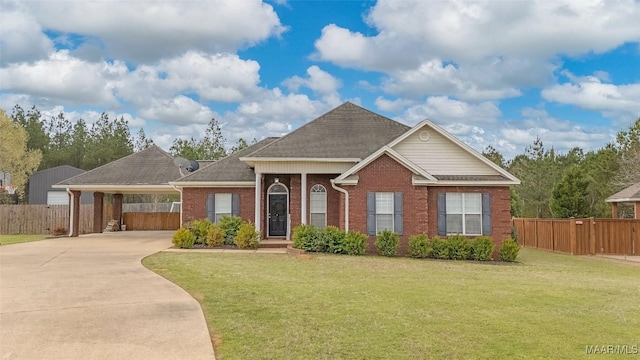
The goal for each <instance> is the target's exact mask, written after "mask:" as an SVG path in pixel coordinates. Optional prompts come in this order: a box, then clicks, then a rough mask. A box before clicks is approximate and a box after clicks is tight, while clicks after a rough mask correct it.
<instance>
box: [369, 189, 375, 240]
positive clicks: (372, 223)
mask: <svg viewBox="0 0 640 360" xmlns="http://www.w3.org/2000/svg"><path fill="white" fill-rule="evenodd" d="M367 234H369V235H375V234H376V193H374V192H369V193H367Z"/></svg>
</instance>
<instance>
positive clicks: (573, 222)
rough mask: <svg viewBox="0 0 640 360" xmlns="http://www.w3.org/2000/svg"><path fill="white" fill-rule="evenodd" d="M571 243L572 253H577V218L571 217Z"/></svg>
mask: <svg viewBox="0 0 640 360" xmlns="http://www.w3.org/2000/svg"><path fill="white" fill-rule="evenodd" d="M569 243H570V244H571V255H575V254H576V219H569Z"/></svg>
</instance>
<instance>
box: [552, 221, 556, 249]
mask: <svg viewBox="0 0 640 360" xmlns="http://www.w3.org/2000/svg"><path fill="white" fill-rule="evenodd" d="M553 224H554V221H553V219H551V252H556V232H555V231H553V230H554V229H553Z"/></svg>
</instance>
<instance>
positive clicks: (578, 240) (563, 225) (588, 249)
mask: <svg viewBox="0 0 640 360" xmlns="http://www.w3.org/2000/svg"><path fill="white" fill-rule="evenodd" d="M513 226H514V227H515V229H516V231H517V232H518V238H519V242H520V244H521V245H522V246H525V247H532V248H537V249H542V250H549V251H553V252H561V253H568V254H574V255H587V254H592V255H595V254H618V255H640V234H639V232H640V220H634V219H596V218H587V219H513Z"/></svg>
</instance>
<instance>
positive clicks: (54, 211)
mask: <svg viewBox="0 0 640 360" xmlns="http://www.w3.org/2000/svg"><path fill="white" fill-rule="evenodd" d="M126 208H127V206H126V204H125V206H123V210H125V209H126ZM112 214H113V205H111V204H105V206H104V209H103V212H102V225H101V228H102V229H104V228H105V227H106V226H107V223H108V222H109V220H111V217H112ZM123 223H124V224H125V225H127V230H176V229H178V228H179V227H180V213H179V212H140V213H135V212H125V213H123ZM56 229H64V230H65V232H67V233H68V231H69V205H0V234H52V233H53V232H54V230H56ZM79 231H80V234H88V233H92V232H93V205H80V219H79Z"/></svg>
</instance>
